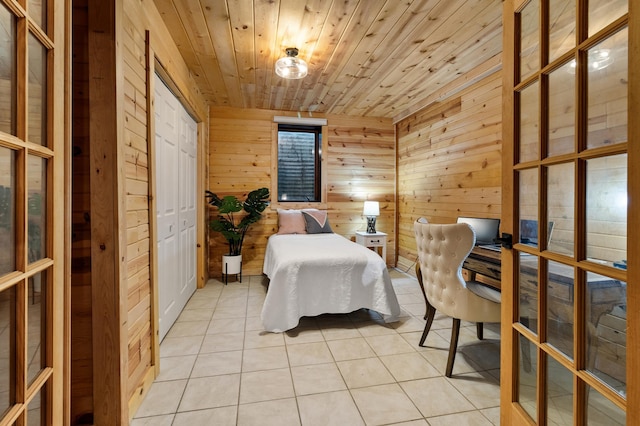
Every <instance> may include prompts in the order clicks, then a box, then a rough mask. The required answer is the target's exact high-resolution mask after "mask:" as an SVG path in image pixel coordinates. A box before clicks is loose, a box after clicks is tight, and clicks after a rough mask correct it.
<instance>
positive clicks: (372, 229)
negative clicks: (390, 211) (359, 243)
mask: <svg viewBox="0 0 640 426" xmlns="http://www.w3.org/2000/svg"><path fill="white" fill-rule="evenodd" d="M362 215H363V216H366V217H367V234H375V233H376V217H377V216H380V203H378V202H377V201H365V202H364V210H363V211H362Z"/></svg>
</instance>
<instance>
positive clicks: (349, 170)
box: [208, 107, 396, 277]
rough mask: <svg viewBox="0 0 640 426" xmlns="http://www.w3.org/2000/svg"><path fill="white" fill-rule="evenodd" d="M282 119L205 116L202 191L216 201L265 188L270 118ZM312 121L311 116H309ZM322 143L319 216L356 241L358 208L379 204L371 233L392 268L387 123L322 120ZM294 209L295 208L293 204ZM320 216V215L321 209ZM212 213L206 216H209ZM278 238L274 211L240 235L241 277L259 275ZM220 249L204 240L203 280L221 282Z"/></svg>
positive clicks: (222, 245)
mask: <svg viewBox="0 0 640 426" xmlns="http://www.w3.org/2000/svg"><path fill="white" fill-rule="evenodd" d="M275 115H291V113H286V112H283V111H269V110H249V109H234V108H222V107H220V108H212V109H211V114H210V129H209V135H210V146H209V148H210V149H209V185H210V187H209V188H208V189H210V190H211V191H213V192H215V193H217V194H218V195H220V196H223V195H238V196H240V197H241V198H244V196H246V194H247V193H248V192H249V191H251V190H253V189H257V188H260V187H263V186H267V187H269V188H270V191H271V193H272V199H274V198H275V195H274V191H275V189H273V188H271V187H270V186H271V185H270V183H271V170H272V161H275V159H272V158H271V151H272V150H271V148H272V143H274V141H272V140H271V138H272V126H273V125H274V124H273V116H275ZM314 116H315V115H314ZM326 118H327V120H328V126H327V132H326V136H327V139H328V141H327V142H328V148H327V152H326V153H325V164H326V168H327V170H326V179H327V182H326V191H327V196H326V210H327V211H328V215H329V222H330V224H331V227H332V229H333V230H334V232H336V233H338V234H341V235H343V236H345V237H347V238H350V239H353V240H355V232H356V231H358V230H365V229H366V219H365V218H364V217H363V216H362V208H363V204H364V201H365V200H366V199H369V200H377V201H380V210H381V216H380V217H379V218H378V221H377V226H376V227H377V229H378V230H379V231H383V232H386V233H388V234H389V237H388V247H387V250H388V251H387V264H390V265H393V264H394V262H395V230H394V220H395V161H396V160H395V153H396V152H395V135H394V126H393V123H392V121H391V120H390V119H381V118H362V117H347V116H328V117H326ZM298 206H299V204H298ZM321 208H323V207H321ZM212 211H213V210H212ZM275 232H277V212H276V210H275V206H270V207H268V208H267V211H266V214H265V216H264V217H263V218H262V220H261V221H259V222H258V223H257V224H255V225H254V226H253V227H252V228H251V229H250V231H249V232H248V234H247V237H246V240H245V245H244V247H243V273H244V274H261V273H262V262H263V260H264V251H265V249H266V243H267V239H268V237H269V236H270V235H272V234H274V233H275ZM226 251H227V246H226V241H225V240H224V239H223V238H222V237H221V236H220V235H219V234H218V233H210V241H209V273H210V275H211V276H214V277H220V271H221V257H222V254H224V253H226Z"/></svg>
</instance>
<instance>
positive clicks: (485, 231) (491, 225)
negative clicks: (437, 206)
mask: <svg viewBox="0 0 640 426" xmlns="http://www.w3.org/2000/svg"><path fill="white" fill-rule="evenodd" d="M458 223H466V224H468V225H470V226H471V227H472V228H473V230H474V231H475V233H476V245H477V246H482V245H493V244H496V243H495V241H493V240H494V238H498V230H499V229H500V219H489V218H478V217H459V218H458Z"/></svg>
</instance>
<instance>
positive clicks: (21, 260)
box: [0, 0, 66, 425]
mask: <svg viewBox="0 0 640 426" xmlns="http://www.w3.org/2000/svg"><path fill="white" fill-rule="evenodd" d="M65 7H66V6H65V2H64V1H56V0H49V1H47V0H19V1H18V0H0V424H2V425H4V424H16V425H25V424H29V425H32V424H33V425H36V424H40V425H49V424H60V423H61V422H62V418H63V411H64V410H63V406H64V404H63V395H64V390H63V389H64V386H63V374H64V368H63V358H64V353H65V345H64V341H65V333H64V329H63V326H64V315H65V308H64V282H65V278H64V262H65V246H64V240H63V239H64V234H63V232H64V215H63V213H64V173H63V172H64V155H63V154H64V149H65V141H64V105H65V101H64V100H65V96H66V95H65V90H64V89H65V88H64V82H65V78H64V73H65V70H64V59H65V39H64V30H65V28H64V19H63V18H64V12H65Z"/></svg>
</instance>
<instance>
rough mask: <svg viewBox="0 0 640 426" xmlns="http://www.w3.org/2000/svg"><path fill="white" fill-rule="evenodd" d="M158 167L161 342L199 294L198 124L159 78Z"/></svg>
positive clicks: (156, 115)
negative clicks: (197, 262)
mask: <svg viewBox="0 0 640 426" xmlns="http://www.w3.org/2000/svg"><path fill="white" fill-rule="evenodd" d="M154 105H155V133H156V135H155V153H156V158H155V167H156V174H155V175H156V210H157V211H156V220H157V222H156V223H157V235H158V241H157V255H158V304H159V327H160V340H162V339H163V338H164V336H165V335H166V334H167V332H168V331H169V329H170V328H171V326H172V325H173V323H174V322H175V320H176V319H177V318H178V315H180V312H182V309H183V308H184V306H185V305H186V303H187V302H188V300H189V298H190V297H191V295H192V294H193V292H194V291H195V289H196V220H195V217H196V207H195V205H196V198H195V197H196V166H195V163H196V144H197V142H196V141H197V127H196V123H195V121H194V120H193V118H191V116H189V114H188V113H187V111H186V110H185V109H184V107H183V106H182V104H181V103H180V101H179V100H178V99H177V98H176V97H175V96H174V95H173V93H172V92H171V91H170V90H169V88H168V87H167V86H166V85H165V84H164V83H163V82H162V80H161V79H160V78H159V77H158V76H157V75H156V80H155V102H154Z"/></svg>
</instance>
